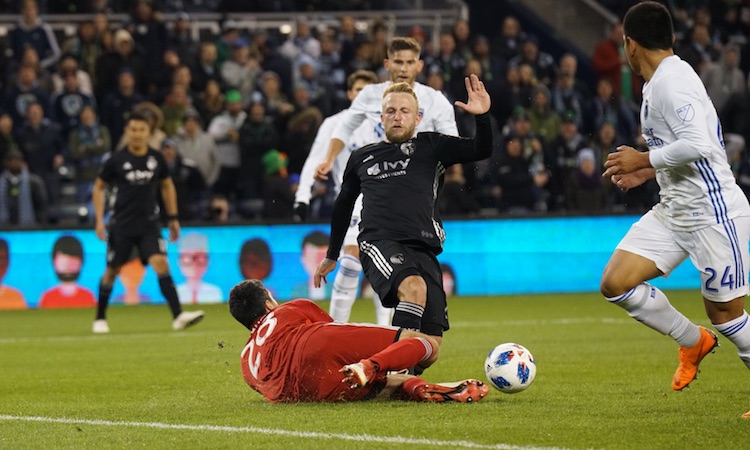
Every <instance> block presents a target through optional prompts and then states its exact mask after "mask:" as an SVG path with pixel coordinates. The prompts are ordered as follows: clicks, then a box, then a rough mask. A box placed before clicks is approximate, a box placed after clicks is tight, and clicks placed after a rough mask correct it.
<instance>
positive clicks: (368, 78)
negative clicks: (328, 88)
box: [346, 70, 378, 89]
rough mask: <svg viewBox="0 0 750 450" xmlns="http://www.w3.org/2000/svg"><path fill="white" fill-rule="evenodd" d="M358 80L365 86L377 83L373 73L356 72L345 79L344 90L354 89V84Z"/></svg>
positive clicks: (376, 77)
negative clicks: (365, 84)
mask: <svg viewBox="0 0 750 450" xmlns="http://www.w3.org/2000/svg"><path fill="white" fill-rule="evenodd" d="M359 80H362V81H364V82H365V83H367V84H375V83H377V82H378V76H377V75H375V72H372V71H370V70H357V71H356V72H352V73H351V74H350V75H349V76H348V77H346V88H347V89H351V88H352V87H354V83H356V82H357V81H359Z"/></svg>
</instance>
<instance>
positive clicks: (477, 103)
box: [455, 74, 492, 116]
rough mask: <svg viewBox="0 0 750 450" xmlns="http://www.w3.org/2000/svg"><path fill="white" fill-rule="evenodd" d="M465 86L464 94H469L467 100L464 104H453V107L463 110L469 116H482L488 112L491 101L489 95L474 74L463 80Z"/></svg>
mask: <svg viewBox="0 0 750 450" xmlns="http://www.w3.org/2000/svg"><path fill="white" fill-rule="evenodd" d="M464 82H465V84H466V93H467V94H469V98H468V100H467V101H466V103H464V102H459V101H457V102H455V105H456V106H458V107H459V108H461V109H463V110H464V111H466V112H467V113H469V114H473V115H475V116H478V115H479V114H484V113H486V112H487V111H489V110H490V105H491V104H492V100H491V99H490V94H489V93H487V89H485V87H484V83H482V80H480V79H479V77H477V76H476V75H474V74H471V75H469V76H468V77H466V78H464Z"/></svg>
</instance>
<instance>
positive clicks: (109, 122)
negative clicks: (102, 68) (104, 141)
mask: <svg viewBox="0 0 750 450" xmlns="http://www.w3.org/2000/svg"><path fill="white" fill-rule="evenodd" d="M143 100H144V98H143V96H142V95H141V94H140V93H138V92H136V90H135V77H134V76H133V71H132V70H130V69H129V68H124V69H122V70H121V71H120V73H119V75H118V76H117V89H115V90H113V91H111V92H108V93H107V95H106V96H105V97H104V100H103V101H102V107H101V115H100V117H101V123H102V124H103V125H104V126H106V127H107V129H108V130H109V133H110V136H111V138H112V142H120V139H121V138H122V133H123V130H124V129H125V122H127V120H128V117H130V112H131V111H132V110H133V108H134V107H135V105H137V104H139V103H142V102H143Z"/></svg>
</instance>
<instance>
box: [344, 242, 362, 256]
mask: <svg viewBox="0 0 750 450" xmlns="http://www.w3.org/2000/svg"><path fill="white" fill-rule="evenodd" d="M344 254H345V255H351V256H353V257H355V258H357V259H359V247H357V246H356V245H345V246H344Z"/></svg>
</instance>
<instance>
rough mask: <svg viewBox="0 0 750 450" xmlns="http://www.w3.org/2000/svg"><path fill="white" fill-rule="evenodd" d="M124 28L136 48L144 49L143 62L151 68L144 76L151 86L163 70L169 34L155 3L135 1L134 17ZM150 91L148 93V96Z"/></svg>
mask: <svg viewBox="0 0 750 450" xmlns="http://www.w3.org/2000/svg"><path fill="white" fill-rule="evenodd" d="M123 28H125V29H126V30H128V32H130V35H131V36H132V37H133V41H134V42H135V44H136V46H137V47H138V48H140V49H142V51H143V62H144V64H145V67H148V68H149V70H148V71H147V72H144V75H145V76H146V78H147V79H148V80H149V82H150V84H152V83H154V82H155V81H156V80H155V78H156V77H158V75H159V74H160V72H161V69H162V68H163V64H162V55H163V54H164V51H165V50H167V42H168V38H169V33H168V32H167V27H166V26H165V25H164V22H163V21H162V17H161V15H160V14H156V11H155V10H154V4H153V1H152V0H135V1H134V2H133V13H132V16H131V17H130V20H129V21H128V22H127V23H125V25H124V27H123ZM150 90H153V88H151V89H150ZM150 90H149V91H150ZM149 91H146V94H147V95H148V94H150V92H149Z"/></svg>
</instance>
